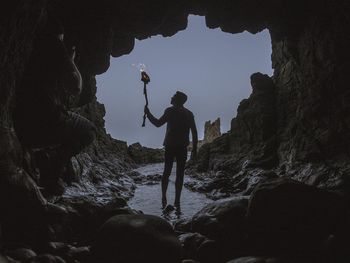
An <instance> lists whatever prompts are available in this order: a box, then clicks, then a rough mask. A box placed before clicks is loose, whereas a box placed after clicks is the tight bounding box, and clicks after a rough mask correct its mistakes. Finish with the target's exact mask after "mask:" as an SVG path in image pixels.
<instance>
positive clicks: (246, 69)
mask: <svg viewBox="0 0 350 263" xmlns="http://www.w3.org/2000/svg"><path fill="white" fill-rule="evenodd" d="M139 63H143V64H145V65H146V72H147V73H148V74H149V76H150V78H151V82H150V83H149V84H148V85H147V91H148V99H149V108H150V110H151V112H152V114H153V115H155V116H156V117H158V118H159V117H160V116H161V115H162V114H163V113H164V110H165V109H166V108H167V107H169V106H171V105H170V98H171V97H172V95H174V94H175V92H176V91H177V90H179V91H182V92H184V93H185V94H187V96H188V100H187V102H186V104H185V107H186V108H188V109H190V110H191V111H192V112H193V114H194V116H195V121H196V124H197V129H198V135H199V138H200V139H201V138H203V135H204V123H205V122H206V121H208V120H211V121H214V120H216V119H217V118H218V117H220V118H221V132H227V131H228V130H229V129H230V122H231V119H232V118H233V117H234V116H236V111H237V107H238V105H239V102H240V101H241V100H242V99H244V98H248V97H249V95H250V94H251V86H250V75H251V74H253V73H255V72H261V73H264V74H268V75H270V76H271V75H272V72H273V71H272V68H271V39H270V35H269V33H268V31H267V30H264V31H263V32H261V33H258V34H255V35H253V34H250V33H248V32H244V33H241V34H230V33H224V32H222V31H221V30H220V29H209V28H207V27H206V25H205V18H204V17H200V16H192V15H191V16H189V19H188V27H187V29H186V30H184V31H180V32H178V33H177V34H176V35H174V36H172V37H162V36H155V37H151V38H148V39H145V40H141V41H139V40H136V42H135V47H134V49H133V51H132V52H131V53H130V54H129V55H124V56H121V57H118V58H111V65H110V68H109V69H108V71H107V72H106V73H104V74H102V75H99V76H97V78H96V79H97V87H98V88H97V98H98V101H99V102H101V103H103V104H104V105H105V107H106V116H105V121H106V130H107V132H108V133H110V134H111V135H112V137H113V138H116V139H119V140H123V141H126V142H127V143H128V145H130V144H132V143H135V142H140V143H141V144H142V145H144V146H147V147H152V148H160V147H162V143H163V139H164V134H165V125H164V126H162V127H160V128H156V127H155V126H153V125H152V124H151V123H150V122H148V121H146V127H141V124H142V117H143V109H144V105H145V98H144V96H143V83H142V82H141V81H140V71H139V69H138V68H137V67H135V66H133V65H135V64H136V65H137V64H139Z"/></svg>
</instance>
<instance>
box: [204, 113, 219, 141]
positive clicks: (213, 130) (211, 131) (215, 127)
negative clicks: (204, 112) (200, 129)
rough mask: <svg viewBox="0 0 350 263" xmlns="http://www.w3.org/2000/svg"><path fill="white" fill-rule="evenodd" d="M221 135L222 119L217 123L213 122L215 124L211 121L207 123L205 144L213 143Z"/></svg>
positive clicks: (205, 125)
mask: <svg viewBox="0 0 350 263" xmlns="http://www.w3.org/2000/svg"><path fill="white" fill-rule="evenodd" d="M220 135H221V131H220V118H217V119H216V120H215V121H213V123H212V122H211V121H206V122H205V124H204V139H203V144H205V143H209V142H212V141H213V140H214V139H216V138H217V137H219V136H220Z"/></svg>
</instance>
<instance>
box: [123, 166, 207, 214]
mask: <svg viewBox="0 0 350 263" xmlns="http://www.w3.org/2000/svg"><path fill="white" fill-rule="evenodd" d="M163 166H164V163H156V164H149V165H146V166H142V167H140V168H138V169H136V171H137V172H139V173H141V174H142V175H143V176H150V175H154V174H162V172H163ZM175 174H176V165H175V163H174V167H173V169H172V173H171V176H170V178H169V186H168V191H167V199H168V204H173V203H174V199H175ZM191 180H193V179H191V178H188V177H186V176H185V182H186V181H191ZM210 202H212V200H210V199H208V198H207V197H206V196H205V195H204V194H201V193H197V192H192V191H190V190H188V189H187V188H186V187H183V189H182V194H181V211H176V210H173V211H169V212H163V210H162V209H161V206H162V204H161V184H160V182H158V183H156V184H153V185H152V184H151V185H147V184H138V185H137V188H136V191H135V195H134V197H133V198H132V199H131V200H130V201H129V202H128V204H129V206H130V207H132V208H134V209H136V210H141V211H142V212H143V213H145V214H151V215H157V216H162V217H164V218H166V219H167V220H170V221H172V220H176V219H180V218H189V217H191V216H193V215H194V214H195V213H196V212H198V211H199V210H200V209H201V208H202V207H203V206H205V205H206V204H209V203H210Z"/></svg>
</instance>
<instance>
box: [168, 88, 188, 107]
mask: <svg viewBox="0 0 350 263" xmlns="http://www.w3.org/2000/svg"><path fill="white" fill-rule="evenodd" d="M186 101H187V95H186V94H185V93H183V92H181V91H176V93H175V94H174V96H172V97H171V104H172V105H174V106H177V107H180V106H183V105H184V104H185V102H186Z"/></svg>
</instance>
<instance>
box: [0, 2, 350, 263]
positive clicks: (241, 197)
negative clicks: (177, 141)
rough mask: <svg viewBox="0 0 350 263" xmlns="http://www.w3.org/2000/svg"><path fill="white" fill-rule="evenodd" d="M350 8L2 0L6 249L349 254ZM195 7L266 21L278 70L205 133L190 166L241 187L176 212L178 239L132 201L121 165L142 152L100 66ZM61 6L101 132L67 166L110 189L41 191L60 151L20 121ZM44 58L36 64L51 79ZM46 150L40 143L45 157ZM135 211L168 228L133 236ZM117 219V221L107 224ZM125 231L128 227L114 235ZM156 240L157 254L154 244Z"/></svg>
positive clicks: (286, 257) (105, 253)
mask: <svg viewBox="0 0 350 263" xmlns="http://www.w3.org/2000/svg"><path fill="white" fill-rule="evenodd" d="M349 11H350V4H349V3H348V2H347V1H337V2H334V1H330V0H322V1H300V0H298V1H284V2H281V1H275V0H268V1H265V2H262V1H258V0H251V1H238V0H232V1H224V0H222V1H221V0H220V1H211V0H206V1H201V0H191V1H172V2H170V1H159V0H148V1H134V2H130V1H116V0H115V1H113V0H103V1H99V2H97V1H93V0H89V1H80V0H79V1H74V2H72V1H67V0H48V1H45V0H40V1H34V0H27V1H21V0H15V1H5V3H3V5H2V8H1V10H0V13H1V18H0V30H1V42H0V46H1V47H2V48H1V51H0V62H1V67H0V68H1V73H2V74H1V78H0V87H1V88H0V107H1V110H0V116H1V117H0V180H1V184H0V245H1V247H0V261H2V260H4V262H10V261H9V260H10V258H11V257H12V258H15V259H17V260H18V261H20V262H22V261H23V262H62V261H63V262H76V261H78V262H116V261H115V260H119V261H118V262H140V261H138V260H139V259H140V258H137V257H138V256H139V255H140V254H142V255H143V256H144V260H145V262H181V260H182V259H183V260H184V261H183V262H196V261H197V262H228V261H229V260H231V259H232V261H230V262H271V261H269V259H270V258H273V259H274V260H277V261H276V262H347V260H349V258H350V256H349V253H348V242H347V241H348V237H349V233H350V230H349V229H348V225H347V220H348V212H349V210H348V209H349V204H348V200H349V199H348V197H349V196H348V193H349V191H348V177H349V171H350V166H349V157H350V156H349V146H350V145H349V142H350V139H349V138H350V137H349V135H350V134H349V125H350V109H349V102H350V92H349V90H348V87H347V81H346V79H347V76H348V75H349V73H350V72H349V71H350V65H349V63H350V59H349V56H350V52H349V51H348V46H349V44H350V43H349V42H350V39H349V37H348V35H349V27H348V25H349V15H348V13H349ZM190 14H194V15H201V16H205V19H206V25H207V27H208V28H220V29H221V30H222V31H224V32H228V33H232V34H235V33H240V32H243V31H248V32H250V33H253V34H256V33H258V32H261V31H262V30H265V29H267V30H268V31H269V32H270V35H271V41H272V57H271V59H272V67H273V69H274V74H273V76H272V77H271V78H270V77H268V76H266V75H263V74H259V73H256V74H253V73H254V72H252V74H253V75H252V86H253V92H252V94H251V96H250V97H249V98H248V99H246V100H243V101H242V102H241V103H240V106H239V107H238V110H237V116H236V117H234V116H232V117H234V118H233V119H232V122H231V129H230V131H229V132H228V133H226V134H224V135H223V136H221V137H219V138H217V139H215V140H214V141H213V142H212V143H209V144H206V145H205V146H203V147H201V149H200V150H199V152H198V159H197V160H196V161H195V162H194V163H192V164H191V165H190V166H189V168H188V169H189V171H193V173H198V176H199V179H200V180H201V179H203V180H206V179H208V178H207V177H208V176H209V177H210V178H209V179H210V180H211V181H210V180H209V181H210V182H209V184H208V185H207V186H208V188H210V190H218V191H220V192H222V193H225V194H227V196H231V197H232V196H234V198H233V199H230V200H225V201H223V202H221V203H220V204H216V203H215V204H213V205H211V206H208V207H205V208H204V209H203V210H202V212H200V213H199V214H196V215H195V216H194V217H193V218H192V219H191V220H190V221H187V222H179V223H178V224H177V226H176V225H175V229H176V231H177V233H182V234H183V235H185V236H180V237H179V239H180V241H182V242H183V243H182V244H180V243H179V242H180V241H179V240H178V239H177V237H175V236H174V234H173V233H172V231H173V230H172V228H171V227H169V225H167V224H166V223H164V222H163V221H162V222H160V221H159V220H160V219H158V218H153V217H151V216H144V217H143V216H142V215H140V214H137V215H135V214H133V212H132V211H131V209H130V208H128V207H127V205H126V200H127V199H128V198H130V197H131V196H132V194H133V191H134V189H133V187H132V183H131V179H130V178H131V175H128V174H127V172H126V171H128V170H130V169H131V168H133V167H135V162H134V161H133V160H132V158H131V157H130V155H129V154H128V148H127V145H126V144H125V142H122V141H119V140H116V139H113V138H111V137H110V136H109V135H108V134H107V133H106V130H105V123H104V119H103V117H104V115H105V109H104V106H103V105H102V104H100V103H98V102H97V100H96V89H97V87H96V79H95V77H96V75H99V74H102V73H104V72H106V71H107V70H108V68H109V65H110V57H111V56H112V57H119V56H121V55H123V54H128V53H130V52H131V51H132V49H133V47H134V43H135V39H139V40H142V39H146V38H148V37H150V36H154V35H162V36H164V37H170V36H172V35H174V34H176V33H177V32H178V31H180V30H184V29H185V28H186V27H187V19H188V16H189V15H190ZM52 16H54V17H56V18H57V19H59V20H60V21H61V23H62V26H63V28H64V36H65V40H64V43H65V46H66V47H68V48H71V47H72V46H75V47H76V48H77V54H76V58H75V62H76V65H77V67H78V69H79V71H80V73H81V77H82V83H83V86H82V91H81V94H80V97H79V99H78V100H75V101H72V102H70V103H71V104H72V106H71V108H72V111H74V114H75V115H73V116H84V117H85V118H87V119H88V120H90V122H92V123H93V124H94V127H95V136H96V139H95V140H94V142H93V143H92V144H91V145H90V146H88V147H87V148H84V149H83V150H80V151H79V153H75V154H74V157H72V158H71V160H70V161H69V165H68V164H67V165H66V167H65V169H64V175H63V174H61V175H62V176H64V177H66V181H69V182H68V184H73V185H75V186H76V187H77V188H78V189H80V190H81V191H89V189H92V188H94V189H99V188H100V187H102V186H103V185H108V187H107V188H106V189H104V191H105V192H107V193H108V194H109V195H110V196H111V198H110V199H109V200H104V202H100V200H99V199H98V198H91V196H89V195H85V196H84V197H79V198H76V199H74V198H67V197H65V195H62V194H61V195H60V194H56V195H54V197H52V196H50V197H48V196H46V195H45V197H44V196H43V195H42V194H41V190H42V189H41V188H40V187H39V186H38V184H37V181H38V180H40V176H41V174H40V173H41V171H43V170H45V169H46V170H47V172H49V173H55V172H57V171H56V170H55V165H54V164H50V165H49V164H48V163H46V162H45V160H46V159H45V158H43V156H44V157H45V156H46V155H45V154H46V150H47V149H39V148H37V147H28V145H27V144H26V145H25V144H24V143H23V140H22V139H21V136H20V133H19V129H18V123H19V122H20V121H21V119H20V118H18V115H16V109H18V108H20V107H23V106H26V105H22V104H20V103H18V97H19V94H21V92H23V83H22V82H23V81H22V80H23V79H25V76H26V74H27V72H28V71H30V70H31V68H30V67H29V66H28V65H30V64H28V61H30V58H31V56H33V54H40V49H39V50H38V48H37V47H36V46H35V39H36V38H37V37H38V35H39V32H40V29H41V28H43V27H44V26H45V24H46V23H47V21H49V19H50V17H52ZM35 52H39V53H35ZM50 55H52V56H54V55H55V54H54V53H53V54H50ZM45 70H46V69H45V68H43V72H40V74H42V75H43V76H45V77H46V78H47V79H49V78H50V76H48V75H46V74H45V73H47V72H45ZM30 91H31V90H30V89H29V90H25V92H28V94H30ZM48 95H50V94H48ZM51 95H52V96H54V94H51ZM24 98H26V97H24ZM43 102H44V103H46V101H43ZM25 103H28V104H27V105H28V106H29V107H30V105H31V104H30V103H33V102H30V101H27V102H25ZM24 113H25V112H24ZM46 114H49V113H46ZM31 117H32V116H30V115H29V116H27V118H28V119H27V121H30V119H31ZM33 126H35V125H33ZM39 128H41V127H40V123H39ZM54 128H58V127H54ZM24 135H26V134H24ZM84 135H85V134H84ZM77 138H78V137H77ZM79 138H81V137H79ZM88 139H89V138H88ZM88 139H87V140H88ZM72 143H75V142H74V141H72ZM51 150H52V149H50V151H51ZM54 150H55V149H53V151H54ZM38 152H44V155H43V156H41V157H42V158H39V157H40V155H39V157H38ZM54 152H55V151H54ZM55 154H57V152H55ZM56 160H57V159H56ZM38 166H40V167H39V168H40V169H39V168H38ZM201 176H203V177H204V178H201ZM67 178H68V179H67ZM66 183H67V182H66ZM63 186H64V185H63ZM194 188H196V187H195V186H194ZM197 190H198V189H197ZM218 207H219V208H218ZM118 214H119V215H120V214H122V215H121V217H119V218H117V219H114V218H115V217H112V216H114V215H118ZM208 215H209V216H208ZM111 217H112V218H111ZM109 218H111V219H110V220H108V219H109ZM106 220H108V221H107V223H105V224H104V227H102V229H101V230H98V229H100V226H101V225H103V223H104V222H106ZM130 220H131V221H132V220H135V223H137V224H139V223H140V224H143V223H145V222H146V223H147V224H148V227H150V228H152V229H156V230H157V231H158V230H159V231H160V232H161V233H162V234H161V235H160V237H159V239H157V240H156V241H155V240H154V239H151V240H148V239H142V238H137V237H141V236H142V237H144V236H143V235H144V232H142V233H140V232H138V233H137V234H139V236H137V234H135V235H136V236H135V239H133V238H132V235H131V233H134V232H132V231H131V230H130V231H129V228H128V227H130V225H128V222H129V221H130ZM115 225H117V226H120V227H119V228H115V227H114V226H115ZM98 231H100V232H98ZM114 231H116V232H115V233H121V235H118V234H116V235H109V234H110V233H114ZM118 231H119V232H118ZM140 231H141V230H140ZM97 232H98V233H97ZM123 235H126V236H129V235H131V239H130V240H129V239H128V240H123V239H118V238H120V236H123ZM96 236H97V237H96ZM92 237H96V238H95V239H94V241H91V239H92ZM121 240H122V241H121ZM106 241H107V242H108V244H106V243H107V242H106ZM140 242H141V243H140ZM142 242H143V243H142ZM152 242H154V243H152ZM157 242H158V243H157ZM167 242H168V243H167ZM191 242H192V243H191ZM112 243H113V244H119V247H118V249H117V251H118V252H125V251H127V250H128V249H130V246H132V245H134V246H136V248H135V247H132V249H134V250H133V251H134V252H136V253H131V254H128V257H129V258H125V257H124V258H123V256H120V254H123V253H119V254H118V253H116V251H115V250H116V249H115V248H116V247H113V246H109V245H110V244H112ZM72 244H78V245H77V246H79V247H74V246H72ZM120 244H122V246H120ZM145 244H147V245H148V246H145V247H146V250H145V249H140V250H139V251H141V252H140V253H137V251H138V248H139V246H142V245H145ZM89 246H92V250H91V251H92V252H91V251H90V249H89ZM158 246H159V248H162V249H164V251H163V252H164V253H160V254H161V255H155V254H154V253H152V251H153V250H152V248H153V247H156V248H157V247H158ZM188 246H189V247H191V246H192V248H193V246H194V247H195V248H196V249H195V251H196V252H193V249H192V250H191V249H190V248H189V247H188ZM181 249H182V250H184V251H182V252H180V250H181ZM24 250H25V251H24ZM34 251H35V252H36V253H37V254H38V255H37V254H36V253H35V252H34ZM67 251H68V252H67ZM101 251H102V252H101ZM168 252H169V253H168ZM16 253H17V254H16ZM181 253H182V255H183V256H179V255H180V254H181ZM193 253H194V254H193ZM164 254H166V255H164ZM170 255H172V257H171V259H169V258H168V259H167V260H164V257H162V256H165V257H166V256H169V257H170ZM61 257H63V258H64V259H62V258H61ZM118 257H120V258H119V259H116V258H118ZM133 257H134V258H133ZM239 257H245V258H243V259H239ZM248 257H249V258H248ZM187 259H191V260H192V261H188V260H187ZM60 260H61V261H60ZM133 260H134V261H133ZM186 260H187V261H186ZM193 260H196V261H193ZM244 260H246V261H244ZM253 260H255V261H253ZM265 260H266V261H265Z"/></svg>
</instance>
